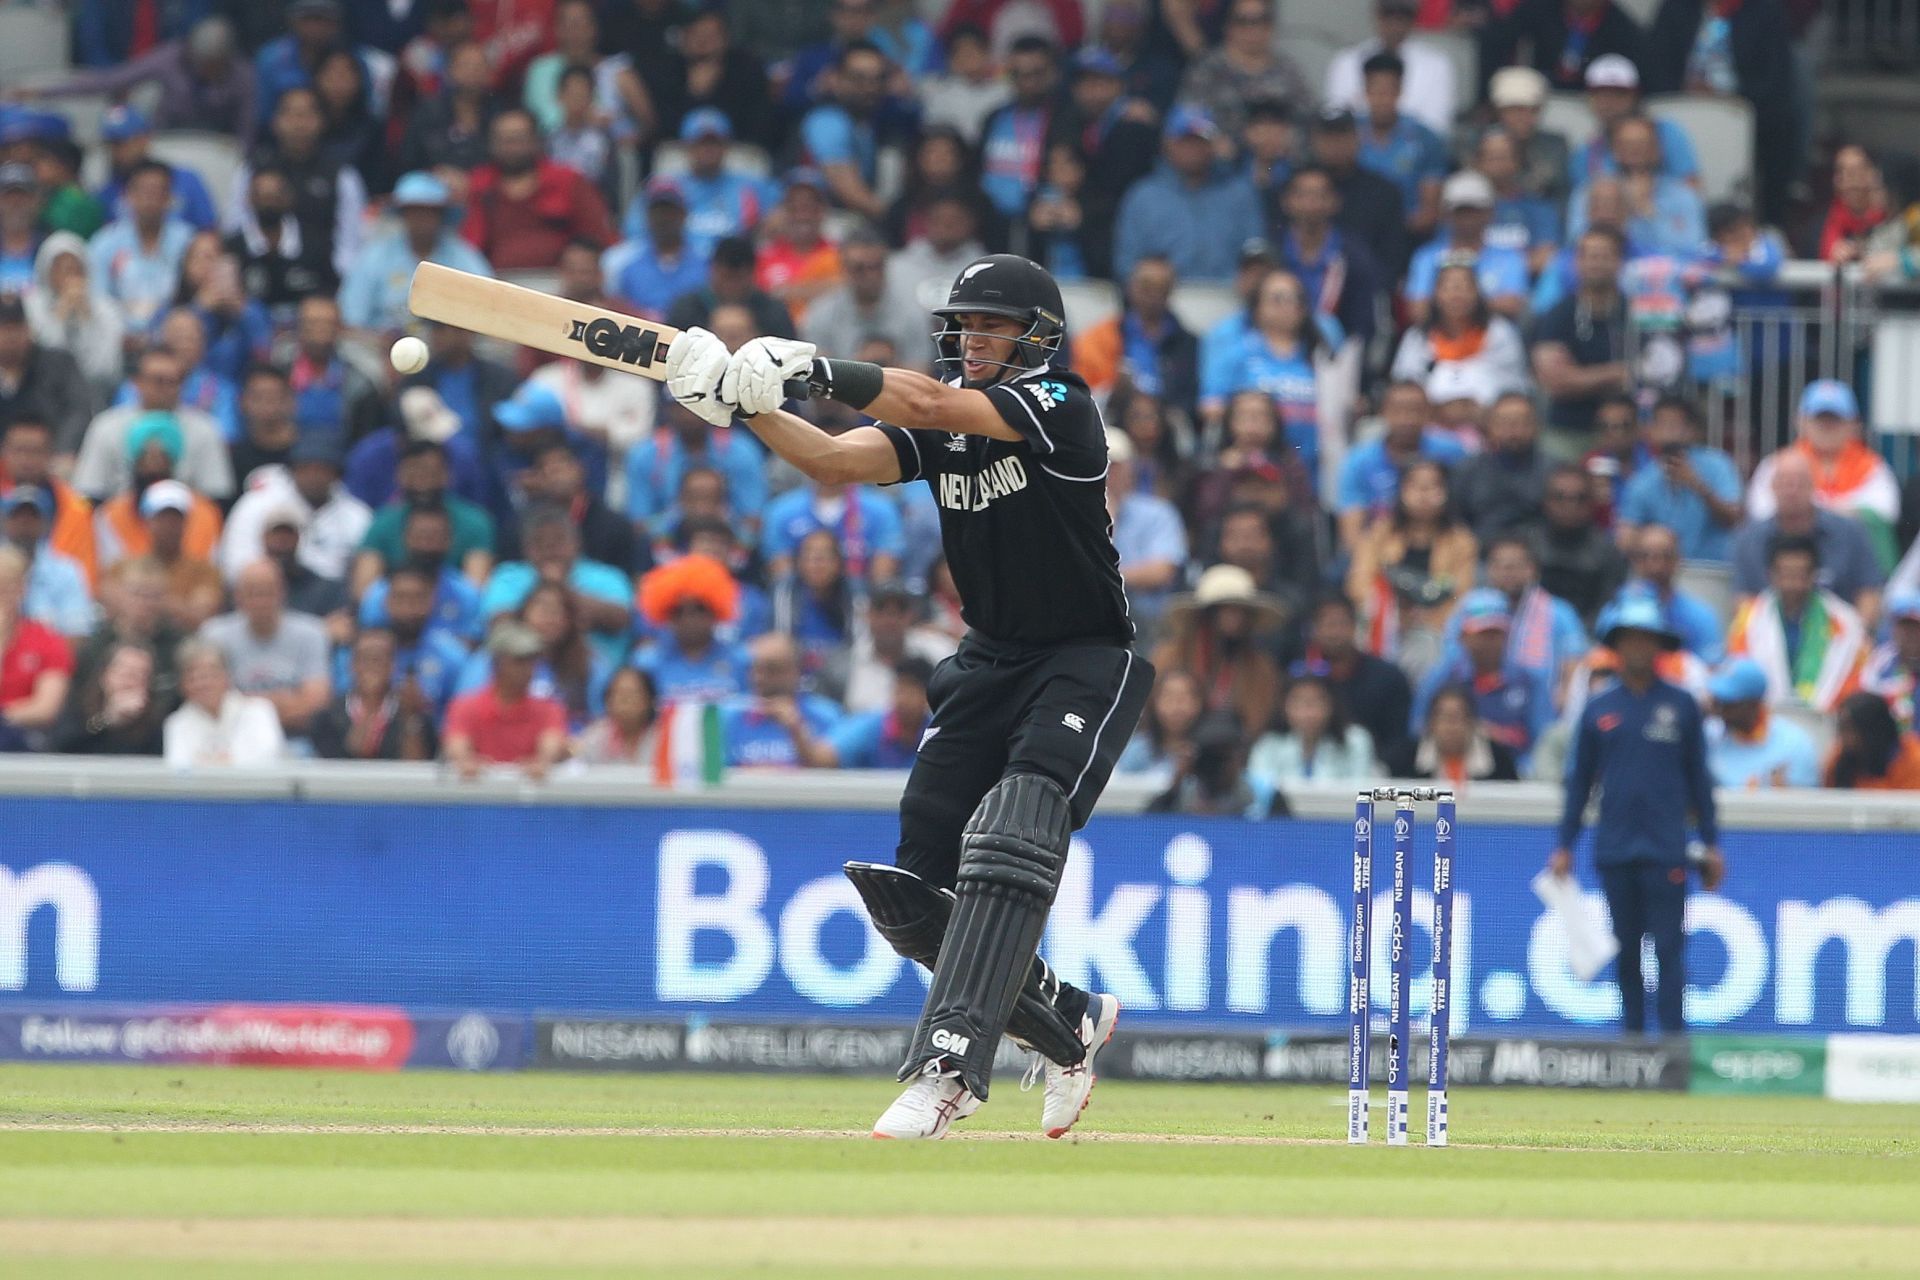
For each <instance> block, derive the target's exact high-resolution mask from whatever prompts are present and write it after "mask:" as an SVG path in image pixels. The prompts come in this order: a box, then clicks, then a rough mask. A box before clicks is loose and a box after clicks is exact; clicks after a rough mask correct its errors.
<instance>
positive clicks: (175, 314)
mask: <svg viewBox="0 0 1920 1280" xmlns="http://www.w3.org/2000/svg"><path fill="white" fill-rule="evenodd" d="M154 336H155V339H156V342H155V345H157V346H161V347H164V348H166V349H167V350H168V351H169V352H171V353H172V354H173V357H174V358H175V359H176V360H178V361H179V362H180V367H181V368H182V369H185V370H186V371H187V372H186V376H185V377H184V378H183V379H182V380H181V383H180V403H181V404H182V405H184V406H187V407H189V408H193V409H198V410H200V412H202V413H204V414H206V415H207V416H208V417H209V418H212V419H213V421H214V424H215V425H216V426H218V427H219V428H220V435H221V438H222V439H224V440H226V441H227V443H229V444H232V443H233V442H234V441H236V440H238V439H240V437H241V434H242V431H241V423H240V393H239V390H238V389H237V388H235V386H234V385H233V382H232V380H231V379H229V378H228V377H226V375H224V374H222V373H220V372H219V371H218V370H215V369H210V368H208V367H207V326H206V324H205V322H204V321H202V320H201V318H200V315H199V313H198V312H196V311H194V310H193V309H192V308H190V307H175V308H174V309H173V310H171V311H169V312H167V313H166V316H165V317H164V318H163V319H162V320H161V321H160V323H159V324H158V325H157V326H156V331H155V335H154ZM113 402H114V404H116V405H133V404H138V403H139V402H140V392H139V389H138V388H136V387H135V386H134V385H133V383H132V382H131V381H128V382H124V383H122V384H121V386H120V391H119V394H118V395H116V396H115V397H114V401H113ZM234 479H236V480H240V481H245V480H246V476H245V475H244V474H238V473H236V474H235V476H234Z"/></svg>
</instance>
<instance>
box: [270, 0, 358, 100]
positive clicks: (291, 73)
mask: <svg viewBox="0 0 1920 1280" xmlns="http://www.w3.org/2000/svg"><path fill="white" fill-rule="evenodd" d="M341 17H342V14H341V10H340V0H292V3H291V4H289V5H287V34H286V35H284V36H281V37H280V38H279V39H278V40H269V41H268V42H267V43H266V44H264V45H262V46H260V52H259V53H257V54H255V55H254V58H253V73H254V77H255V79H256V80H257V81H258V83H259V94H260V114H261V115H263V116H268V115H272V114H273V108H274V104H275V103H277V102H279V101H280V95H281V94H283V93H285V92H286V91H287V90H289V89H305V88H308V87H310V86H311V85H312V83H313V73H314V71H315V69H317V68H318V67H319V65H320V60H321V59H322V58H324V57H326V56H327V54H329V53H331V52H332V51H333V50H334V48H335V47H336V46H337V45H339V44H340V40H341V36H342V34H343V27H342V23H341Z"/></svg>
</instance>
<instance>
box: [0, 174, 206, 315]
mask: <svg viewBox="0 0 1920 1280" xmlns="http://www.w3.org/2000/svg"><path fill="white" fill-rule="evenodd" d="M0 180H3V179H0ZM172 202H173V174H172V172H171V171H170V170H169V169H168V168H167V167H166V166H165V165H163V164H160V163H159V162H157V161H143V162H142V163H140V164H138V165H135V166H134V168H133V170H132V171H131V172H130V173H128V174H127V176H126V186H125V198H124V200H123V201H122V208H121V213H120V216H119V217H117V218H115V219H114V220H113V221H112V222H110V223H108V224H107V225H106V226H104V227H102V228H101V229H100V231H99V233H98V234H96V235H95V236H94V237H93V240H92V241H91V243H90V244H89V245H88V250H87V253H88V264H87V265H88V268H89V270H90V271H91V273H92V276H93V280H94V282H95V284H96V285H97V286H98V287H99V289H100V291H101V292H102V293H104V294H106V295H107V296H108V297H109V298H112V299H113V300H114V301H115V302H116V303H118V304H119V305H120V309H121V310H122V311H123V312H125V313H126V317H127V320H128V322H129V323H130V324H131V325H133V326H134V327H136V328H139V327H144V326H145V325H146V324H148V323H149V322H150V321H152V320H153V319H154V317H155V316H157V315H158V314H159V313H160V310H161V309H162V308H164V307H165V306H167V305H168V304H169V303H171V302H172V301H173V297H174V294H175V293H176V292H178V290H179V282H180V263H181V260H182V259H183V258H185V257H186V254H187V245H188V244H190V243H192V241H193V236H194V229H193V228H192V227H191V226H189V225H188V224H187V223H186V222H184V221H182V220H181V219H179V218H176V217H174V216H173V214H172V213H171V212H170V210H171V207H172Z"/></svg>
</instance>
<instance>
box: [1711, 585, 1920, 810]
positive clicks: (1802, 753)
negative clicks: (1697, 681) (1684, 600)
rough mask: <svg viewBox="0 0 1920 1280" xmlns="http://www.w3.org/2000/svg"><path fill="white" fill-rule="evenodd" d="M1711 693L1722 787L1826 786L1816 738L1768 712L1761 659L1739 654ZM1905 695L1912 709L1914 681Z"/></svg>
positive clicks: (1714, 763) (1919, 631) (1714, 752)
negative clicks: (1823, 782)
mask: <svg viewBox="0 0 1920 1280" xmlns="http://www.w3.org/2000/svg"><path fill="white" fill-rule="evenodd" d="M1915 604H1916V605H1920V601H1915ZM1908 630H1910V631H1912V632H1913V634H1914V636H1915V638H1916V640H1920V625H1911V624H1910V625H1909V627H1908ZM1874 692H1878V691H1877V690H1875V691H1874ZM1707 694H1708V696H1710V697H1711V698H1712V699H1713V718H1712V719H1710V720H1708V721H1707V763H1708V765H1709V766H1711V767H1712V769H1713V780H1714V784H1715V785H1716V786H1722V787H1726V788H1728V789H1729V790H1735V791H1757V790H1760V789H1762V788H1771V787H1817V786H1819V785H1820V761H1819V759H1818V757H1817V756H1816V755H1815V752H1814V746H1813V739H1812V738H1810V737H1808V736H1807V731H1806V730H1805V729H1802V728H1801V727H1800V726H1799V725H1797V724H1795V723H1794V722H1793V721H1791V720H1789V719H1787V718H1786V717H1784V716H1776V715H1771V714H1769V713H1768V711H1767V673H1766V672H1764V671H1762V670H1761V669H1760V664H1759V663H1757V662H1755V661H1753V660H1752V659H1751V658H1735V659H1734V660H1733V661H1732V662H1729V663H1728V664H1727V665H1726V666H1724V667H1722V668H1721V669H1720V670H1719V671H1717V672H1715V673H1714V675H1713V678H1712V679H1711V680H1709V681H1708V682H1707ZM1905 696H1906V697H1907V698H1908V699H1909V701H1908V702H1907V710H1908V712H1909V714H1910V713H1911V711H1912V702H1911V696H1912V695H1911V686H1910V685H1909V686H1908V692H1907V694H1906V695H1905ZM1889 701H1892V699H1891V698H1890V699H1889ZM1895 705H1896V706H1897V705H1898V704H1897V703H1896V704H1895Z"/></svg>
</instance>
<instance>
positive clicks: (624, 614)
mask: <svg viewBox="0 0 1920 1280" xmlns="http://www.w3.org/2000/svg"><path fill="white" fill-rule="evenodd" d="M520 528H521V534H520V543H521V546H522V547H524V548H525V551H524V555H525V556H526V558H525V559H524V560H517V561H508V562H507V563H505V564H502V565H500V566H498V567H497V568H495V569H494V571H493V576H491V577H490V578H488V579H487V587H486V590H485V591H484V592H482V593H481V596H480V612H481V614H482V616H484V617H485V618H487V619H488V620H489V621H491V620H492V619H493V618H495V617H497V616H498V615H500V614H502V613H510V612H512V611H514V610H516V609H518V608H519V607H520V606H521V604H522V603H523V602H524V601H525V600H526V598H527V596H528V595H529V594H530V593H531V592H532V591H533V589H534V587H535V586H537V585H539V584H540V583H542V582H559V583H564V584H566V585H567V586H569V587H571V588H572V589H573V594H574V597H575V598H576V599H577V601H578V603H579V606H580V612H581V623H582V626H583V628H584V629H585V630H586V631H587V632H589V633H590V635H591V638H592V641H593V645H594V648H595V650H596V651H597V652H598V653H599V654H600V655H601V656H602V657H604V658H605V659H606V660H607V661H608V662H609V663H610V664H611V663H618V662H619V661H620V660H621V659H623V658H625V657H626V653H627V637H628V634H629V632H631V630H632V610H633V586H632V584H631V583H630V582H629V581H628V580H627V575H626V574H625V573H623V572H621V571H620V570H619V569H616V568H614V567H613V566H612V565H609V564H601V563H599V562H598V561H594V560H587V559H585V558H583V557H582V556H581V554H580V532H579V530H578V529H576V528H574V525H573V517H572V516H570V515H568V514H567V513H566V512H565V511H563V510H561V509H559V508H557V507H535V508H533V509H532V510H530V511H528V512H527V513H526V514H525V515H524V516H523V517H521V521H520Z"/></svg>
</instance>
